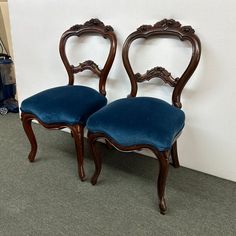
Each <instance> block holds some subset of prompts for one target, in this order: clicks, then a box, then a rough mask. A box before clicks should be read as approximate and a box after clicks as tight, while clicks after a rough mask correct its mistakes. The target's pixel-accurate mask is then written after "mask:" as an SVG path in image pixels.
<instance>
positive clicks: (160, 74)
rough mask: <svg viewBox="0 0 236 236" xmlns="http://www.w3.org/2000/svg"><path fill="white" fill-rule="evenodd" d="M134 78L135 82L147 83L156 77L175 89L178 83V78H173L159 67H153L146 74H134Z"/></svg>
mask: <svg viewBox="0 0 236 236" xmlns="http://www.w3.org/2000/svg"><path fill="white" fill-rule="evenodd" d="M134 76H135V79H136V81H137V82H144V81H145V80H147V81H149V80H151V79H153V78H156V77H157V78H160V79H162V80H163V81H164V82H165V83H168V84H169V85H170V86H172V87H175V86H176V84H177V81H178V78H173V77H172V75H171V73H170V72H168V71H167V70H166V69H165V68H163V67H159V66H157V67H154V68H152V69H151V70H147V72H146V73H145V74H143V75H141V74H140V73H136V74H135V75H134Z"/></svg>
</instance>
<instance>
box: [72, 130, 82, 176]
mask: <svg viewBox="0 0 236 236" xmlns="http://www.w3.org/2000/svg"><path fill="white" fill-rule="evenodd" d="M69 128H70V129H71V133H72V135H73V138H74V140H75V148H76V154H77V164H78V174H79V177H80V180H81V181H84V180H85V172H84V164H83V163H84V140H83V139H84V127H83V126H81V125H74V126H70V127H69Z"/></svg>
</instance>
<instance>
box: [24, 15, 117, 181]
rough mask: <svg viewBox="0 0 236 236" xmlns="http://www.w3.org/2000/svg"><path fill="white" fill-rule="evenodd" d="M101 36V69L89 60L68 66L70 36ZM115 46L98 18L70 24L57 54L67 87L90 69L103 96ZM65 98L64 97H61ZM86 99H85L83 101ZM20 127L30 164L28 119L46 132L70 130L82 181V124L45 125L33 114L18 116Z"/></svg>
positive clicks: (32, 157) (32, 153)
mask: <svg viewBox="0 0 236 236" xmlns="http://www.w3.org/2000/svg"><path fill="white" fill-rule="evenodd" d="M91 34H96V35H101V36H102V37H103V38H105V39H109V40H110V51H109V54H108V57H107V60H106V62H105V64H104V67H103V68H102V69H100V68H99V67H98V65H97V64H95V63H94V62H93V61H91V60H88V61H85V62H83V63H80V64H79V66H74V65H71V64H70V63H69V60H68V58H67V55H66V51H65V47H66V42H67V40H68V39H69V38H70V37H71V36H77V37H80V36H81V35H91ZM116 47H117V39H116V35H115V33H114V30H113V28H112V27H111V26H106V25H104V23H103V22H101V21H100V20H99V19H91V20H89V21H87V22H85V23H84V24H83V25H74V26H72V27H71V28H70V29H68V30H67V31H65V32H64V33H63V34H62V36H61V39H60V43H59V51H60V56H61V59H62V61H63V63H64V65H65V68H66V70H67V73H68V78H69V82H68V85H73V84H74V74H76V73H79V72H82V71H84V70H91V71H92V72H93V73H95V74H96V75H97V76H98V77H99V92H100V93H101V94H102V95H103V96H105V95H106V90H105V84H106V79H107V76H108V73H109V71H110V69H111V66H112V63H113V61H114V58H115V54H116ZM65 99H66V98H65ZM84 99H86V97H85V98H84ZM21 119H22V124H23V128H24V131H25V133H26V135H27V137H28V139H29V142H30V144H31V151H30V153H29V155H28V159H29V161H30V162H34V160H35V156H36V152H37V142H36V138H35V135H34V132H33V129H32V120H37V121H38V122H39V123H40V124H41V125H42V126H44V127H45V128H47V129H63V128H69V129H70V130H71V134H72V137H73V138H74V141H75V147H76V153H77V163H78V174H79V177H80V179H81V180H82V181H83V180H84V178H85V172H84V167H83V160H84V141H83V138H84V126H83V125H82V124H75V125H69V124H66V123H63V124H45V123H44V122H42V121H41V120H39V119H38V118H37V117H36V116H35V115H34V114H29V113H24V112H22V114H21Z"/></svg>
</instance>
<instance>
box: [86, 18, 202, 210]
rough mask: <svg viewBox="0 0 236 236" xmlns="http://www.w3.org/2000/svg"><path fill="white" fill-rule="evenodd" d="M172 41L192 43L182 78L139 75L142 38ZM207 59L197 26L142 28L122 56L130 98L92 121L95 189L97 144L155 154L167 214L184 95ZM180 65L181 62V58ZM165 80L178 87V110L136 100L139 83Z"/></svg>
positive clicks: (160, 72)
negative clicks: (133, 54)
mask: <svg viewBox="0 0 236 236" xmlns="http://www.w3.org/2000/svg"><path fill="white" fill-rule="evenodd" d="M151 37H152V38H153V37H162V38H163V37H167V38H177V39H178V38H179V39H180V40H181V41H189V42H190V43H191V45H192V55H191V59H190V62H189V64H188V66H187V68H186V69H185V71H184V73H183V74H182V75H181V76H180V77H179V78H174V77H172V75H171V73H170V72H168V71H167V70H166V69H165V68H163V67H154V68H153V69H150V70H147V72H146V73H144V74H140V73H134V72H133V69H132V68H131V64H130V61H129V56H128V55H129V48H130V45H131V43H132V42H133V41H135V40H136V39H138V38H144V39H148V38H151ZM200 54H201V45H200V41H199V39H198V37H197V36H196V35H195V33H194V30H193V28H192V27H191V26H181V24H180V23H179V22H178V21H175V20H173V19H171V20H167V19H164V20H162V21H160V22H157V23H156V24H154V25H153V26H152V25H142V26H141V27H139V28H138V29H137V30H136V31H135V32H133V33H131V34H130V35H129V36H128V38H127V39H126V41H125V43H124V45H123V51H122V57H123V63H124V66H125V69H126V71H127V73H128V75H129V78H130V82H131V93H130V95H129V96H128V98H123V99H119V100H116V101H114V102H112V103H110V104H108V105H107V106H105V107H103V108H102V109H101V110H99V111H97V112H95V113H94V114H93V115H92V116H90V118H89V119H88V122H87V128H88V139H89V144H90V148H91V153H92V156H93V159H94V162H95V173H94V175H93V177H92V179H91V183H92V184H93V185H95V184H96V183H97V178H98V176H99V174H100V171H101V157H100V155H98V153H97V151H96V147H95V143H96V140H97V139H101V138H102V139H105V140H106V142H108V143H110V144H111V145H113V146H115V147H116V148H117V149H118V150H121V151H133V150H140V149H143V148H147V149H150V150H151V151H152V152H153V153H154V154H155V156H156V157H157V159H158V160H159V175H158V181H157V190H158V196H159V208H160V212H161V213H162V214H165V212H166V210H167V207H166V202H165V199H164V192H165V185H166V179H167V174H168V167H169V159H170V158H171V157H172V162H173V166H174V167H176V168H177V167H179V161H178V156H177V138H178V137H179V135H180V133H181V131H182V129H183V127H184V122H185V114H184V112H183V111H182V110H181V107H182V105H181V102H180V96H181V92H182V90H183V88H184V86H185V84H186V83H187V81H188V80H189V79H190V77H191V76H192V74H193V72H194V71H195V69H196V67H197V65H198V62H199V59H200ZM176 59H177V60H178V58H176ZM155 77H157V78H160V79H162V80H163V81H164V82H165V83H167V84H168V85H170V86H171V87H173V93H172V105H170V104H169V103H167V102H165V101H163V100H161V99H158V98H153V97H136V93H137V82H143V81H149V80H151V79H152V78H155Z"/></svg>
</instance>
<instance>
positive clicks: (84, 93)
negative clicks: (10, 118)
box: [21, 19, 117, 180]
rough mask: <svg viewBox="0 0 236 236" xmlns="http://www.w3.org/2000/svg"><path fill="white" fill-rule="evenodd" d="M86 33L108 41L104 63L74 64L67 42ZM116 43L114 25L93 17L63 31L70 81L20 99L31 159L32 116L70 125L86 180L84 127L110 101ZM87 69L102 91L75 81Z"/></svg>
mask: <svg viewBox="0 0 236 236" xmlns="http://www.w3.org/2000/svg"><path fill="white" fill-rule="evenodd" d="M85 35H86V36H87V37H86V38H88V36H94V35H97V36H100V37H101V38H103V39H104V41H106V42H107V43H108V46H109V47H110V50H109V52H108V54H107V50H104V54H105V57H104V59H105V61H104V62H103V63H102V64H103V67H99V65H97V64H96V63H95V62H94V61H92V60H86V61H84V62H80V63H78V64H76V65H73V64H72V62H71V61H70V60H69V57H68V56H69V55H68V54H73V53H74V52H75V51H74V50H66V46H67V43H69V41H68V39H69V38H80V37H81V36H85ZM86 38H85V39H86ZM85 39H83V40H85ZM71 42H72V40H71ZM77 42H80V40H77ZM99 42H100V41H99ZM101 46H102V47H103V46H104V45H103V44H102V45H101ZM116 47H117V40H116V35H115V33H114V30H113V28H112V27H111V26H109V25H105V24H104V23H103V22H101V21H100V20H99V19H91V20H89V21H86V22H85V23H84V24H76V25H73V26H72V27H70V28H69V29H67V30H66V31H65V32H64V33H63V34H62V36H61V38H60V43H59V52H60V56H61V59H62V62H63V64H64V66H65V69H66V71H67V74H68V85H66V86H60V87H55V88H51V89H47V90H44V91H42V92H40V93H38V94H35V95H33V96H31V97H29V98H26V99H25V100H24V101H22V103H21V111H22V113H21V118H22V124H23V128H24V130H25V133H26V135H27V137H28V139H29V142H30V144H31V151H30V153H29V155H28V159H29V161H31V162H33V161H34V160H35V156H36V153H37V142H36V138H35V135H34V132H33V129H32V120H37V121H38V122H39V123H40V124H41V125H43V126H44V127H45V128H47V129H64V128H68V129H69V130H70V131H71V135H72V137H73V138H74V142H75V148H76V154H77V165H78V174H79V177H80V179H81V180H84V178H85V172H84V167H83V163H84V127H85V126H86V122H87V119H88V117H89V116H90V115H91V114H93V113H94V112H96V111H97V110H99V109H100V108H102V107H103V106H105V105H106V104H107V99H106V97H105V96H106V89H105V85H106V79H107V76H108V74H109V72H110V69H111V66H112V64H113V61H114V58H115V54H116ZM90 53H91V54H94V51H92V50H91V52H90ZM99 53H102V50H99ZM84 70H90V71H91V72H93V74H95V75H96V76H97V77H98V88H99V92H98V91H96V90H94V89H92V88H89V87H85V86H81V85H74V80H75V74H78V73H81V72H83V71H84ZM78 77H79V76H78ZM92 77H94V76H92Z"/></svg>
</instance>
